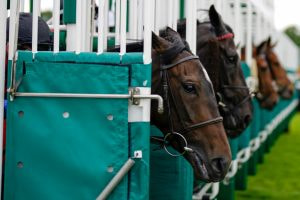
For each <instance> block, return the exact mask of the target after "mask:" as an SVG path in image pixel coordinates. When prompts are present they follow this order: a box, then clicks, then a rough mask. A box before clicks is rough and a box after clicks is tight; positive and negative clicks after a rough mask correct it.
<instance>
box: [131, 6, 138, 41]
mask: <svg viewBox="0 0 300 200" xmlns="http://www.w3.org/2000/svg"><path fill="white" fill-rule="evenodd" d="M129 11H130V12H129V37H130V39H137V12H138V10H137V0H130V1H129Z"/></svg>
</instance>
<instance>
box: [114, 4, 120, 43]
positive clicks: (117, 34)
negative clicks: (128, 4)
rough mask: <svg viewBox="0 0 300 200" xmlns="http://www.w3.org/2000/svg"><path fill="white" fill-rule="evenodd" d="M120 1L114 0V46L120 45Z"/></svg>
mask: <svg viewBox="0 0 300 200" xmlns="http://www.w3.org/2000/svg"><path fill="white" fill-rule="evenodd" d="M120 1H121V0H116V25H115V45H119V44H120V20H121V19H120V16H121V15H120V13H121V8H120V7H121V2H120Z"/></svg>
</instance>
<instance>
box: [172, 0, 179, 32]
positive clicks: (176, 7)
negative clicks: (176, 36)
mask: <svg viewBox="0 0 300 200" xmlns="http://www.w3.org/2000/svg"><path fill="white" fill-rule="evenodd" d="M178 16H179V1H178V0H174V4H173V26H172V28H173V29H174V30H175V31H177V20H178V18H179V17H178Z"/></svg>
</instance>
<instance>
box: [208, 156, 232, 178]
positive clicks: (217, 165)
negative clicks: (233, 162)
mask: <svg viewBox="0 0 300 200" xmlns="http://www.w3.org/2000/svg"><path fill="white" fill-rule="evenodd" d="M227 164H228V163H227V162H226V160H225V159H224V158H222V157H220V158H214V159H212V160H211V166H212V170H213V172H214V173H217V174H220V175H224V174H225V173H226V171H227Z"/></svg>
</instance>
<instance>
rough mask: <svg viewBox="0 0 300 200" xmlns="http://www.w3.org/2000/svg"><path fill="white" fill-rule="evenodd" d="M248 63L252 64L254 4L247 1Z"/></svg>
mask: <svg viewBox="0 0 300 200" xmlns="http://www.w3.org/2000/svg"><path fill="white" fill-rule="evenodd" d="M246 62H247V64H248V66H249V67H250V66H251V64H252V3H251V1H247V31H246Z"/></svg>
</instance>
